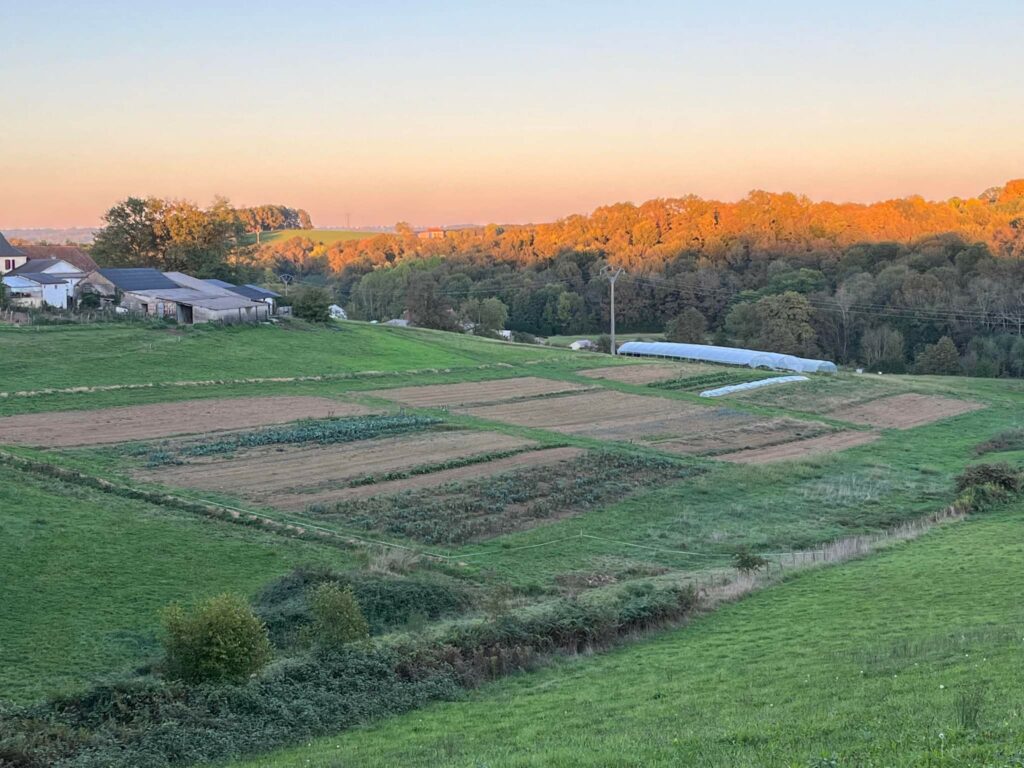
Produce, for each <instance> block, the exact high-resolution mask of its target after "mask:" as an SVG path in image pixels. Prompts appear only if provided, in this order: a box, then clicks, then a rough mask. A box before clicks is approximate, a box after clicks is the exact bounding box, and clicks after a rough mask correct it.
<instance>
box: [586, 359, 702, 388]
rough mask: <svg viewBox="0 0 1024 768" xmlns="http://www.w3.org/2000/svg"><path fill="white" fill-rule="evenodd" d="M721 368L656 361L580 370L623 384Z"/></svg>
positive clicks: (658, 379) (652, 380)
mask: <svg viewBox="0 0 1024 768" xmlns="http://www.w3.org/2000/svg"><path fill="white" fill-rule="evenodd" d="M716 370H719V369H717V368H714V367H712V366H710V365H701V364H699V363H654V364H651V365H610V366H608V367H607V368H591V369H590V370H587V371H580V372H579V373H580V376H586V377H588V378H591V379H608V380H609V381H618V382H622V383H623V384H651V383H653V382H655V381H670V380H671V379H679V378H682V377H684V376H697V375H700V374H703V373H711V372H713V371H716Z"/></svg>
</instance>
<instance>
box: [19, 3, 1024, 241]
mask: <svg viewBox="0 0 1024 768" xmlns="http://www.w3.org/2000/svg"><path fill="white" fill-rule="evenodd" d="M1022 31H1024V3H1021V2H1020V0H989V2H986V3H978V4H966V3H963V2H962V1H961V0H957V2H949V1H948V0H888V1H886V2H876V1H875V0H860V2H856V3H854V2H820V1H818V2H804V1H802V0H773V1H772V2H763V0H758V1H757V2H741V1H737V0H732V1H728V0H726V1H722V2H715V3H709V2H689V1H687V0H675V2H633V3H625V2H604V1H603V0H590V1H589V2H569V1H565V2H560V1H559V0H547V1H546V2H531V1H529V0H525V1H520V2H507V0H505V1H503V2H487V1H485V0H481V1H479V2H429V1H428V0H424V1H423V2H397V1H392V0H375V1H374V2H362V1H361V0H359V1H356V0H351V1H349V2H326V1H323V2H314V1H309V2H303V1H302V0H296V2H292V3H281V2H275V3H270V2H262V1H261V0H248V1H247V2H216V0H210V1H208V2H194V1H193V0H177V1H176V2H161V1H159V0H156V1H153V2H138V0H132V2H104V0H95V1H93V2H82V1H81V0H76V1H75V2H49V1H48V0H37V1H36V2H32V3H24V2H17V0H0V228H3V227H7V228H28V227H69V226H92V225H96V224H99V223H100V221H101V217H102V215H103V212H104V211H106V210H107V209H108V208H109V207H110V206H111V205H113V204H114V203H115V202H117V201H118V200H121V199H123V198H125V197H127V196H129V195H134V196H146V195H155V196H160V197H170V198H185V199H190V200H194V201H196V202H199V203H201V204H207V203H209V202H210V201H211V200H212V199H213V197H214V196H215V195H223V196H226V197H228V198H229V199H230V200H231V201H232V202H233V203H234V204H236V205H253V204H259V203H270V202H273V203H282V204H285V205H290V206H293V207H303V208H306V209H307V210H308V211H309V212H310V214H311V215H312V217H313V220H314V222H316V223H317V224H318V225H321V226H324V225H335V226H337V225H341V226H344V225H345V224H346V223H347V222H350V223H351V224H352V225H353V226H372V225H390V224H394V223H395V222H396V221H409V222H411V223H413V224H414V225H418V226H427V225H443V224H456V223H488V222H499V223H518V222H531V221H532V222H538V221H550V220H554V219H557V218H559V217H562V216H566V215H569V214H573V213H586V212H589V211H591V210H592V209H593V208H595V207H597V206H599V205H602V204H607V203H612V202H619V201H626V200H628V201H633V202H637V203H639V202H642V201H644V200H647V199H651V198H655V197H678V196H682V195H686V194H697V195H700V196H702V197H712V198H717V199H722V200H735V199H738V198H740V197H742V196H743V195H745V194H746V193H747V192H748V191H749V190H751V189H766V190H770V191H792V192H798V193H802V194H806V195H809V196H810V197H811V198H813V199H816V200H821V199H833V200H844V201H860V202H868V201H872V200H878V199H887V198H892V197H901V196H905V195H909V194H921V195H923V196H925V197H926V198H928V199H945V198H948V197H952V196H963V197H966V196H973V195H977V194H978V193H980V192H981V191H983V190H984V189H986V188H987V187H990V186H993V185H997V184H1002V183H1004V182H1005V181H1006V180H1008V179H1011V178H1019V177H1024V133H1022V130H1021V129H1022V126H1024V46H1022V45H1020V39H1021V32H1022Z"/></svg>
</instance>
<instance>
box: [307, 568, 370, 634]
mask: <svg viewBox="0 0 1024 768" xmlns="http://www.w3.org/2000/svg"><path fill="white" fill-rule="evenodd" d="M309 611H310V614H311V615H312V617H313V621H312V622H311V623H310V625H309V632H308V637H309V640H310V642H311V643H312V644H313V645H315V646H317V647H319V648H323V649H326V650H337V649H339V648H342V647H344V646H346V645H348V644H349V643H354V642H355V641H357V640H365V639H366V638H368V637H369V636H370V625H369V624H368V623H367V622H366V617H365V616H364V615H363V611H362V609H361V608H360V607H359V603H358V602H357V601H356V596H355V595H354V594H352V589H351V587H343V586H341V585H340V584H331V583H327V584H321V585H320V586H318V587H317V588H316V589H314V590H313V594H311V595H310V596H309Z"/></svg>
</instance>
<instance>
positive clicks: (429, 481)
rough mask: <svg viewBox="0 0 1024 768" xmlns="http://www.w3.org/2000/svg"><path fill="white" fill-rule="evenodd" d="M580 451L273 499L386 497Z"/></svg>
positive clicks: (293, 504) (303, 503) (298, 503)
mask: <svg viewBox="0 0 1024 768" xmlns="http://www.w3.org/2000/svg"><path fill="white" fill-rule="evenodd" d="M583 453H585V451H584V450H583V449H582V448H572V447H568V446H567V447H564V448H546V449H542V450H539V451H528V452H526V453H518V454H516V455H515V456H506V457H505V458H503V459H495V460H494V461H483V462H480V463H478V464H469V465H467V466H465V467H454V468H452V469H443V470H441V471H439V472H430V473H428V474H424V475H413V476H412V477H404V478H402V479H400V480H388V481H385V482H383V483H374V484H372V485H357V486H355V487H353V488H339V489H338V490H337V491H325V492H323V493H318V494H315V497H314V496H311V495H310V494H295V495H293V496H286V497H282V498H279V499H277V500H276V501H275V506H278V507H281V508H282V509H303V508H305V507H307V506H309V504H311V503H327V504H329V503H332V502H336V501H348V500H349V499H366V498H369V497H370V496H388V495H391V494H395V493H402V492H403V491H415V490H421V489H423V488H437V487H438V486H441V485H445V484H447V483H454V482H459V481H462V480H475V479H477V478H480V477H491V476H493V475H499V474H501V473H503V472H510V471H512V470H514V469H523V468H524V467H538V466H547V465H551V464H561V463H562V462H565V461H569V460H571V459H575V458H576V457H577V456H580V455H582V454H583Z"/></svg>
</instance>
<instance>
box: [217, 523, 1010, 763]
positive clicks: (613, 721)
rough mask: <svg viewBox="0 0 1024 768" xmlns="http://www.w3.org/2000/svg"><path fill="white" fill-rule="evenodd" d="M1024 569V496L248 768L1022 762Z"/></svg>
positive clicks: (264, 760)
mask: <svg viewBox="0 0 1024 768" xmlns="http://www.w3.org/2000/svg"><path fill="white" fill-rule="evenodd" d="M1022 568H1024V507H1022V506H1018V507H1017V508H1015V509H1013V510H1010V511H1005V512H1001V513H997V514H993V515H992V516H990V517H985V518H978V519H973V520H971V521H969V522H965V523H958V524H952V525H949V526H946V527H944V528H942V529H939V530H937V531H933V532H931V533H929V534H926V536H925V537H923V538H922V539H919V540H917V541H915V542H911V543H907V544H903V545H898V546H897V547H895V548H893V549H891V550H889V551H887V552H885V553H883V554H880V555H876V556H873V557H871V558H868V559H865V560H862V561H858V562H854V563H848V564H846V565H842V566H837V567H832V568H828V569H826V570H820V571H816V572H809V573H805V574H803V575H800V576H798V577H795V578H793V579H791V580H790V581H789V582H787V583H785V584H783V585H781V586H778V587H775V588H772V589H769V590H766V591H763V592H760V593H757V594H755V595H753V596H751V597H749V598H747V599H745V600H743V601H741V602H739V603H737V604H734V605H731V606H728V607H726V608H723V609H720V610H719V611H718V612H717V613H714V614H712V615H709V616H706V617H703V618H700V619H698V620H696V621H694V622H693V624H692V625H691V626H689V627H687V628H684V629H681V630H677V631H674V632H671V633H668V634H665V635H663V636H661V637H658V638H656V639H653V640H647V641H644V642H642V643H640V644H639V645H637V646H634V647H629V648H625V649H622V650H619V651H616V652H614V653H611V654H609V655H607V656H604V657H601V658H597V659H585V658H579V659H574V660H571V661H566V662H563V663H560V664H558V665H556V666H555V667H553V668H551V669H548V670H545V671H543V672H540V673H535V674H530V675H524V676H521V677H518V678H514V679H510V680H507V681H503V682H501V683H498V684H494V685H491V686H487V687H485V688H483V689H482V690H480V691H478V692H476V693H474V694H472V695H471V696H469V697H468V699H467V700H466V701H463V702H457V703H447V704H438V705H433V706H430V707H429V708H427V709H426V710H422V711H419V712H414V713H411V714H409V715H406V716H402V717H399V718H397V719H394V720H392V721H389V722H385V723H382V724H380V725H379V726H377V727H372V728H367V729H365V730H359V731H355V732H351V733H347V734H342V735H339V736H336V737H332V738H327V739H321V740H319V741H317V742H315V743H313V744H312V745H310V746H308V747H303V748H299V749H295V750H291V751H286V752H282V753H280V754H277V755H273V756H267V757H265V758H262V759H258V760H253V761H249V762H245V763H239V764H237V765H238V766H243V765H244V766H246V768H256V767H257V766H260V767H265V768H271V767H273V768H288V767H290V766H296V767H297V766H313V767H314V768H329V767H333V766H342V765H359V766H366V767H367V768H371V767H372V766H381V768H383V767H384V766H395V765H402V766H424V767H426V766H431V768H433V767H435V766H446V767H450V768H456V767H458V768H471V767H473V766H489V768H527V767H530V768H533V767H534V766H536V767H537V768H540V766H545V768H552V767H557V766H565V767H566V768H569V767H570V766H595V767H596V766H602V768H604V767H606V766H622V767H623V768H625V767H626V766H630V767H632V766H645V767H647V766H677V765H692V766H723V767H726V766H728V767H729V768H736V767H738V766H751V767H753V766H780V768H781V767H782V766H801V767H803V766H1007V767H1008V766H1017V765H1020V764H1021V762H1020V761H1021V759H1022V756H1024V706H1022V701H1021V695H1020V691H1021V688H1022V686H1024V648H1022V643H1024V629H1022V621H1021V620H1022V618H1024V608H1022V605H1024V581H1022V580H1021V579H1020V573H1021V570H1022ZM975 702H976V703H975Z"/></svg>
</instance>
